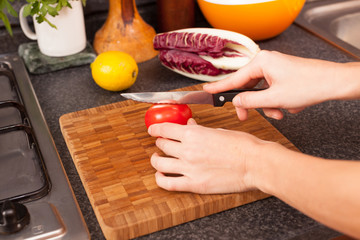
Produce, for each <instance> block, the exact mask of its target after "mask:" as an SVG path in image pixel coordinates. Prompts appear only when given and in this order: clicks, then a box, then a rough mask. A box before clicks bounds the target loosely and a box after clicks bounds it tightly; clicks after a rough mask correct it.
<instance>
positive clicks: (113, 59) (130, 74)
mask: <svg viewBox="0 0 360 240" xmlns="http://www.w3.org/2000/svg"><path fill="white" fill-rule="evenodd" d="M90 68H91V74H92V76H93V79H94V81H95V82H96V84H97V85H99V86H100V87H102V88H103V89H106V90H109V91H121V90H124V89H127V88H129V87H131V86H132V85H133V84H134V83H135V80H136V77H137V75H138V72H139V68H138V66H137V63H136V61H135V60H134V58H133V57H132V56H130V55H129V54H127V53H124V52H120V51H107V52H103V53H101V54H99V55H98V56H97V57H96V59H95V61H94V62H92V63H91V65H90Z"/></svg>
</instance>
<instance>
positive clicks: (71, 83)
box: [0, 4, 360, 240]
mask: <svg viewBox="0 0 360 240" xmlns="http://www.w3.org/2000/svg"><path fill="white" fill-rule="evenodd" d="M89 8H91V5H90V7H89ZM144 9H145V10H144ZM155 10H156V9H155V7H154V4H144V6H143V8H141V9H140V10H139V11H140V13H143V14H144V15H145V16H144V19H145V20H146V21H148V22H150V23H152V24H154V25H155V24H156V23H154V21H153V19H154V18H155V17H154V11H155ZM144 11H146V13H144ZM85 12H86V11H85ZM149 12H150V13H149ZM95 15H96V16H95ZM95 15H94V14H93V13H89V14H88V15H86V24H87V35H88V39H89V40H90V41H91V39H92V37H93V35H94V31H96V30H97V29H98V27H99V26H101V22H100V23H99V22H98V21H104V20H105V18H106V12H105V11H104V12H99V13H96V14H95ZM198 25H199V26H204V25H206V23H205V22H204V21H201V18H200V21H198ZM19 31H20V30H19V28H16V27H15V30H14V32H15V38H14V39H13V40H9V39H10V38H9V37H7V36H6V33H5V31H4V29H1V32H0V36H1V38H2V39H5V40H4V41H2V43H1V45H0V53H8V52H15V51H17V47H18V45H19V44H20V43H22V42H26V41H28V40H27V39H26V38H25V37H24V36H22V35H21V32H19ZM258 44H259V46H260V48H261V49H267V50H276V51H280V52H284V53H287V54H292V55H296V56H301V57H309V58H319V59H325V60H331V61H336V62H348V61H354V59H353V58H351V57H350V56H348V55H347V54H345V53H343V52H342V51H340V50H338V49H337V48H335V47H333V46H331V45H329V44H328V43H326V42H324V41H323V40H320V39H319V38H317V37H315V36H313V35H311V34H310V33H308V32H306V31H304V30H303V29H301V28H300V27H298V26H296V25H292V26H290V27H289V28H288V29H287V30H286V31H285V32H284V33H282V34H281V35H280V36H278V37H276V38H273V39H270V40H266V41H261V42H258ZM294 74H296V73H294ZM30 78H31V81H32V84H33V86H34V89H35V92H36V94H37V97H38V100H39V103H40V105H41V108H42V110H43V113H44V115H45V118H46V121H47V123H48V126H49V128H50V131H51V133H52V135H53V138H54V141H55V144H56V147H57V149H58V152H59V155H60V157H61V159H62V162H63V165H64V168H65V170H66V173H67V176H68V178H69V180H70V183H71V186H72V188H73V190H74V192H75V195H76V198H77V201H78V203H79V205H80V208H81V211H82V213H83V216H84V218H85V221H86V223H87V226H88V228H89V231H90V234H91V237H92V239H104V236H103V235H102V232H101V229H100V226H99V224H98V222H97V220H96V217H95V215H94V212H93V210H92V207H91V205H90V202H89V200H88V198H87V196H86V193H85V190H84V188H83V186H82V183H81V181H80V178H79V176H78V173H77V171H76V169H75V166H74V164H73V162H72V159H71V156H70V154H69V152H68V149H67V147H66V144H65V142H64V139H63V136H62V134H61V131H60V127H59V117H60V116H62V115H63V114H66V113H69V112H74V111H79V110H82V109H87V108H92V107H97V106H100V105H104V104H109V103H113V102H117V101H123V100H124V99H123V98H122V97H121V96H120V94H119V93H114V92H108V91H105V90H103V89H101V88H100V87H98V86H97V85H96V84H95V83H94V81H93V80H92V77H91V72H90V67H89V65H85V66H81V67H75V68H69V69H65V70H61V71H57V72H52V73H47V74H42V75H30ZM199 83H201V82H199V81H196V80H191V79H188V78H184V77H182V76H180V75H178V74H176V73H174V72H172V71H169V70H167V69H165V68H164V67H162V66H161V65H160V63H159V61H158V59H157V58H154V59H151V60H149V61H147V62H144V63H141V64H139V76H138V78H137V81H136V83H135V84H134V85H133V86H132V87H131V88H130V89H128V90H126V91H129V92H130V91H131V92H140V91H165V90H170V89H176V88H180V87H185V86H189V85H194V84H199ZM359 119H360V101H343V102H335V101H331V102H325V103H322V104H319V105H316V106H312V107H309V108H307V109H306V110H304V111H303V112H301V113H299V114H296V115H291V114H286V115H285V118H284V119H283V120H281V121H275V120H271V119H268V120H269V121H270V122H271V123H272V124H273V125H274V126H275V127H276V128H277V129H279V131H280V132H281V133H282V134H283V135H284V136H285V137H287V138H288V139H289V140H290V141H291V142H292V143H293V144H294V145H295V146H296V147H298V148H299V149H300V151H302V152H304V153H306V154H311V155H315V156H319V157H324V158H337V159H360V151H359V149H360V124H359ZM239 124H240V123H239ZM304 177H306V176H304ZM339 235H340V234H339V233H337V232H336V231H333V230H331V229H329V228H327V227H325V226H323V225H322V224H320V223H318V222H316V221H314V220H312V219H310V218H308V217H307V216H305V215H303V214H302V213H300V212H299V211H297V210H295V209H293V208H292V207H290V206H288V205H287V204H285V203H284V202H282V201H280V200H279V199H277V198H275V197H270V198H268V199H265V200H260V201H257V202H254V203H251V204H247V205H244V206H241V207H237V208H235V209H231V210H228V211H225V212H221V213H218V214H214V215H211V216H208V217H204V218H202V219H198V220H195V221H192V222H189V223H185V224H182V225H179V226H175V227H173V228H169V229H166V230H163V231H160V232H156V233H152V234H150V235H147V236H143V237H140V239H175V238H177V239H297V240H298V239H309V238H311V239H331V238H334V237H336V236H339Z"/></svg>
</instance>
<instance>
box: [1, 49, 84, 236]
mask: <svg viewBox="0 0 360 240" xmlns="http://www.w3.org/2000/svg"><path fill="white" fill-rule="evenodd" d="M0 165H1V168H0V238H1V239H5V240H6V239H89V238H90V237H89V232H88V230H87V227H86V224H85V222H84V219H83V217H82V214H81V212H80V209H79V207H78V204H77V202H76V199H75V196H74V194H73V192H72V189H71V187H70V185H69V181H68V179H67V177H66V173H65V171H64V169H63V166H62V163H61V159H60V158H59V155H58V153H57V150H56V147H55V145H54V142H53V139H52V137H51V134H50V132H49V129H48V127H47V124H46V121H45V119H44V116H43V114H42V112H41V109H40V106H39V104H38V101H37V99H36V95H35V93H34V90H33V88H32V85H31V82H30V79H29V76H28V74H27V71H26V68H25V66H24V64H23V62H22V60H21V59H20V58H19V56H17V55H15V54H7V55H0Z"/></svg>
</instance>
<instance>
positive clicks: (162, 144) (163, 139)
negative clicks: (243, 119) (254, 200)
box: [148, 119, 266, 193]
mask: <svg viewBox="0 0 360 240" xmlns="http://www.w3.org/2000/svg"><path fill="white" fill-rule="evenodd" d="M148 132H149V134H150V135H151V136H154V137H159V138H158V139H157V140H156V146H157V147H158V148H160V149H161V150H162V151H163V152H164V153H165V154H166V155H167V156H160V155H159V154H157V153H154V154H153V155H152V157H151V164H152V166H153V167H154V168H155V169H156V170H157V173H156V174H155V177H156V182H157V184H158V185H159V186H160V187H162V188H164V189H167V190H170V191H189V192H196V193H229V192H242V191H247V190H250V189H252V188H254V186H253V183H252V179H251V176H250V174H248V172H247V162H248V161H254V160H255V159H260V157H261V154H263V156H266V154H265V153H263V149H264V148H260V145H263V144H265V141H262V140H260V139H258V138H256V137H254V136H252V135H250V134H247V133H244V132H236V131H229V130H224V129H211V128H206V127H203V126H199V125H196V123H195V121H194V120H193V119H191V120H190V121H189V124H188V125H178V124H172V123H163V124H154V125H152V126H150V128H149V130H148ZM169 173H170V174H169ZM174 174H177V175H181V176H174Z"/></svg>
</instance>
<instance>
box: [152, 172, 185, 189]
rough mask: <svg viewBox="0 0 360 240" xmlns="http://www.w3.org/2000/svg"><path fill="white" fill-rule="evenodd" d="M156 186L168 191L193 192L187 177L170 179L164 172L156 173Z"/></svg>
mask: <svg viewBox="0 0 360 240" xmlns="http://www.w3.org/2000/svg"><path fill="white" fill-rule="evenodd" d="M155 180H156V184H157V185H158V186H159V187H161V188H163V189H165V190H168V191H186V192H188V191H191V185H190V184H189V180H188V178H187V177H186V176H180V177H169V176H166V175H165V174H164V173H162V172H156V173H155Z"/></svg>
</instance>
